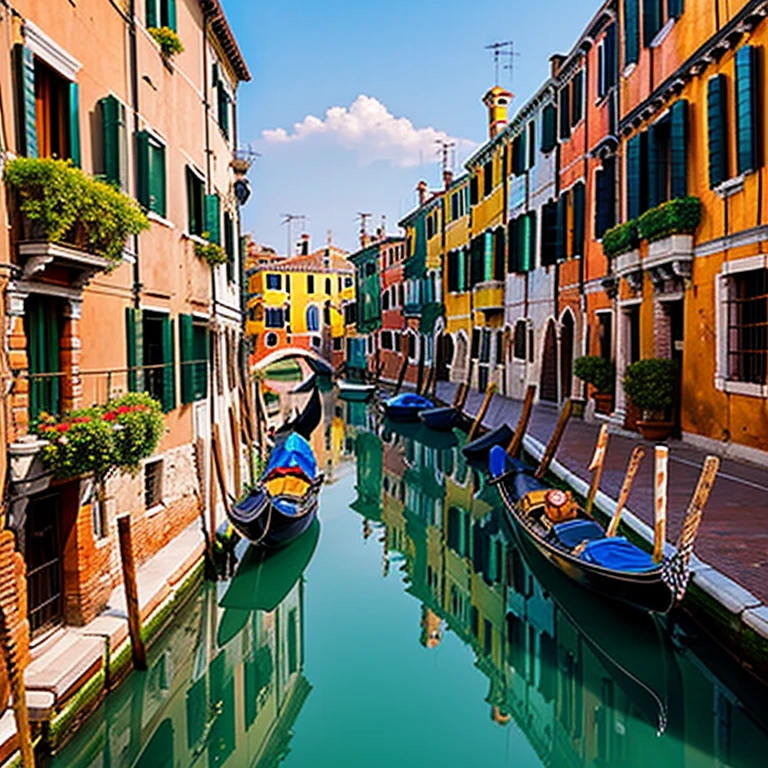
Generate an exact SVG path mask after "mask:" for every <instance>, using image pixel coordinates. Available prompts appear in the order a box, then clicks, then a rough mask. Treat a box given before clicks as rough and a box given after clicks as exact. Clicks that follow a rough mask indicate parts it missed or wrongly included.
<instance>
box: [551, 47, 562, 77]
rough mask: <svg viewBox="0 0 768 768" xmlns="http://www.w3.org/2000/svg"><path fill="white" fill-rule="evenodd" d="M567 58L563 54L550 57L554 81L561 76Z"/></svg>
mask: <svg viewBox="0 0 768 768" xmlns="http://www.w3.org/2000/svg"><path fill="white" fill-rule="evenodd" d="M564 61H565V56H563V54H562V53H555V54H553V55H552V56H550V57H549V73H550V77H552V79H553V80H554V78H556V77H557V76H558V74H560V67H562V66H563V62H564Z"/></svg>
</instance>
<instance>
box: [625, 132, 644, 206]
mask: <svg viewBox="0 0 768 768" xmlns="http://www.w3.org/2000/svg"><path fill="white" fill-rule="evenodd" d="M641 149H642V147H641V138H640V135H639V134H638V135H637V136H633V137H632V138H631V139H630V140H629V141H628V142H627V180H626V183H627V218H628V219H636V218H637V217H638V216H639V215H640V213H641V211H640V197H641V196H640V177H641V172H642V169H641V167H640V161H641V155H642V153H641Z"/></svg>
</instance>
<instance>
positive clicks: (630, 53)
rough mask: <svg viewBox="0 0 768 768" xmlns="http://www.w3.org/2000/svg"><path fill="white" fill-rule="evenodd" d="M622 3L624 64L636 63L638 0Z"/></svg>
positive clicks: (638, 37) (628, 0) (638, 27)
mask: <svg viewBox="0 0 768 768" xmlns="http://www.w3.org/2000/svg"><path fill="white" fill-rule="evenodd" d="M622 1H623V3H624V66H625V67H626V66H629V65H630V64H636V63H637V61H638V59H639V58H640V0H622Z"/></svg>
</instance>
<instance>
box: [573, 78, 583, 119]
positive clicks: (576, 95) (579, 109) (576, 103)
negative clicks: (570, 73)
mask: <svg viewBox="0 0 768 768" xmlns="http://www.w3.org/2000/svg"><path fill="white" fill-rule="evenodd" d="M572 97H573V101H572V103H571V125H573V126H575V125H577V124H578V122H579V121H580V120H581V117H582V113H583V108H584V72H583V70H582V71H579V72H577V73H576V74H575V75H574V77H573V96H572Z"/></svg>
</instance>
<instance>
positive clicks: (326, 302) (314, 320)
mask: <svg viewBox="0 0 768 768" xmlns="http://www.w3.org/2000/svg"><path fill="white" fill-rule="evenodd" d="M302 251H303V252H302V253H301V254H299V255H298V256H293V257H292V258H274V259H271V260H269V259H267V260H263V259H262V260H261V261H262V263H258V262H257V261H256V260H255V259H254V260H253V261H251V262H250V263H249V264H248V265H247V266H246V271H247V281H248V305H247V306H248V315H247V321H246V335H247V337H248V338H249V340H250V344H251V358H250V365H251V368H254V367H257V366H262V365H265V364H268V363H269V362H271V361H272V360H277V359H280V358H283V357H289V356H291V354H292V353H298V354H299V355H300V354H301V353H302V352H311V353H314V354H315V355H318V356H320V357H322V358H324V359H325V360H327V361H328V362H329V363H331V365H333V367H334V368H336V367H338V365H340V364H341V362H342V359H343V349H344V308H345V306H346V305H347V304H348V303H350V302H352V301H354V298H355V287H354V272H355V270H354V267H353V266H352V264H350V262H349V261H348V260H347V252H346V251H343V250H341V249H339V248H336V247H334V246H332V245H328V246H327V247H325V248H321V249H319V250H316V251H313V252H312V253H310V252H309V241H308V239H307V238H305V239H304V240H303V242H302Z"/></svg>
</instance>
